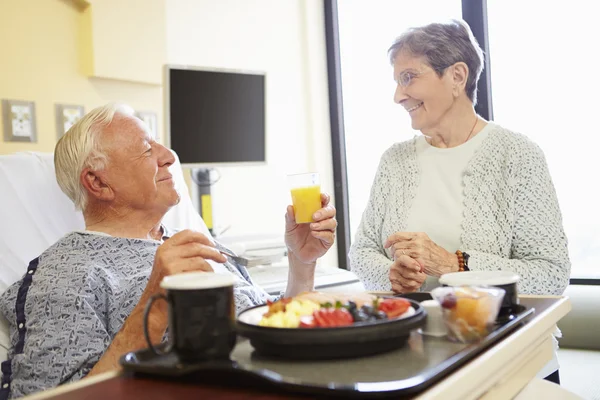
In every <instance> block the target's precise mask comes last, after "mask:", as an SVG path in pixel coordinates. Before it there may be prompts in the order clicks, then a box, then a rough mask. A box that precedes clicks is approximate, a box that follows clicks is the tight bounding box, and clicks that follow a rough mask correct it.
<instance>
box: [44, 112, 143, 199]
mask: <svg viewBox="0 0 600 400" xmlns="http://www.w3.org/2000/svg"><path fill="white" fill-rule="evenodd" d="M116 113H119V114H123V115H133V113H134V111H133V109H132V108H131V107H129V106H127V105H125V104H118V103H109V104H107V105H104V106H102V107H98V108H95V109H93V110H92V111H90V112H89V113H87V114H86V115H85V116H84V117H83V118H81V119H80V120H79V121H77V122H76V123H75V125H73V126H72V127H71V129H69V130H68V131H67V133H65V135H64V136H63V137H62V138H60V140H59V141H58V143H57V144H56V147H55V149H54V168H55V170H56V180H57V181H58V186H60V188H61V189H62V191H63V192H65V194H66V195H67V196H69V198H70V199H71V200H73V203H75V208H76V209H78V210H84V209H85V207H86V205H87V200H88V197H87V196H88V193H87V190H86V189H85V187H84V186H83V185H82V183H81V178H80V175H81V171H83V170H84V169H85V168H90V169H91V170H93V171H99V170H102V169H104V168H105V167H106V162H107V161H108V158H107V156H106V154H105V153H104V152H103V148H102V140H101V134H102V131H103V130H104V129H105V128H106V127H107V126H108V125H109V124H110V123H111V122H112V120H113V118H114V116H115V114H116Z"/></svg>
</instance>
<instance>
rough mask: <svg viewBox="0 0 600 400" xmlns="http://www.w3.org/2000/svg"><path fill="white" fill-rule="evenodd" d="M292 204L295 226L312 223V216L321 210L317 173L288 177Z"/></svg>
mask: <svg viewBox="0 0 600 400" xmlns="http://www.w3.org/2000/svg"><path fill="white" fill-rule="evenodd" d="M288 184H289V186H290V191H291V194H292V204H293V206H294V214H295V216H296V223H297V224H307V223H310V222H313V214H314V213H315V212H317V211H318V210H319V209H321V185H320V183H319V173H317V172H309V173H305V174H294V175H288Z"/></svg>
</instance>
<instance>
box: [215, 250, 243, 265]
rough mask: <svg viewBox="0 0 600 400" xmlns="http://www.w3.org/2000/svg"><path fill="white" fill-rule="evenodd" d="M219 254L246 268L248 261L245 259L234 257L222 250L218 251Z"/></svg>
mask: <svg viewBox="0 0 600 400" xmlns="http://www.w3.org/2000/svg"><path fill="white" fill-rule="evenodd" d="M219 252H220V253H221V254H223V255H224V256H227V257H229V258H231V259H232V260H233V261H235V262H236V263H237V264H240V265H242V266H244V267H247V266H248V259H247V258H244V257H238V256H235V255H233V254H231V253H230V252H228V251H224V250H219Z"/></svg>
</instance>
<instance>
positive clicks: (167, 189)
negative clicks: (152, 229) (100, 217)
mask: <svg viewBox="0 0 600 400" xmlns="http://www.w3.org/2000/svg"><path fill="white" fill-rule="evenodd" d="M100 141H101V147H102V149H103V152H104V153H105V154H106V155H107V157H108V162H107V165H106V168H105V169H104V170H103V171H99V172H98V173H99V175H100V176H101V177H102V179H103V181H104V182H105V184H106V185H108V186H109V187H110V189H111V190H112V192H113V194H114V200H113V204H112V205H111V206H114V207H118V208H123V209H133V210H145V211H148V212H159V213H163V214H164V213H166V212H167V211H168V210H169V209H170V208H171V207H172V206H174V205H176V204H177V203H178V202H179V194H178V193H177V191H176V190H175V186H174V181H173V178H172V176H171V173H170V172H169V166H171V165H172V164H173V163H174V162H175V157H174V156H173V153H171V151H170V150H169V149H167V148H166V147H164V146H163V145H161V144H159V143H157V142H155V141H154V139H152V138H151V137H150V135H149V134H148V132H147V131H146V128H145V126H144V124H143V122H142V121H140V120H139V119H138V118H136V117H132V116H127V115H123V114H119V113H117V114H115V117H114V119H113V121H112V122H111V124H110V125H109V126H108V127H107V128H106V129H105V130H104V132H103V133H102V136H101V138H100Z"/></svg>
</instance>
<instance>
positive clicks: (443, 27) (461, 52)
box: [388, 19, 483, 104]
mask: <svg viewBox="0 0 600 400" xmlns="http://www.w3.org/2000/svg"><path fill="white" fill-rule="evenodd" d="M401 51H408V52H409V54H410V55H412V56H415V57H424V58H425V59H426V60H427V62H428V64H429V65H430V66H431V68H433V69H434V70H435V71H436V72H437V74H438V76H440V77H441V76H442V75H443V73H444V71H445V70H446V68H448V67H449V66H451V65H454V64H456V63H457V62H464V63H465V64H467V67H468V68H469V76H468V78H467V84H466V86H465V91H466V93H467V96H468V97H469V99H471V101H472V102H473V104H476V103H477V81H478V80H479V76H480V75H481V71H482V70H483V51H482V50H481V47H479V43H477V39H475V37H474V36H473V32H471V28H469V25H467V23H466V22H464V21H461V20H457V19H453V20H451V21H450V22H447V23H433V24H429V25H425V26H422V27H418V28H410V29H409V30H407V31H406V32H404V33H403V34H402V35H401V36H400V37H398V38H397V39H396V41H395V42H394V44H393V45H392V46H391V47H390V48H389V50H388V54H389V56H390V62H391V63H392V64H393V63H394V59H395V58H396V56H397V55H398V53H400V52H401Z"/></svg>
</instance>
